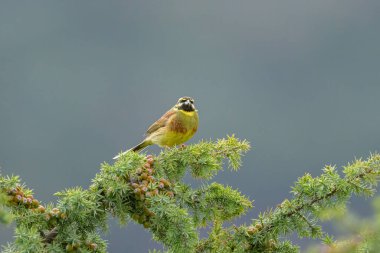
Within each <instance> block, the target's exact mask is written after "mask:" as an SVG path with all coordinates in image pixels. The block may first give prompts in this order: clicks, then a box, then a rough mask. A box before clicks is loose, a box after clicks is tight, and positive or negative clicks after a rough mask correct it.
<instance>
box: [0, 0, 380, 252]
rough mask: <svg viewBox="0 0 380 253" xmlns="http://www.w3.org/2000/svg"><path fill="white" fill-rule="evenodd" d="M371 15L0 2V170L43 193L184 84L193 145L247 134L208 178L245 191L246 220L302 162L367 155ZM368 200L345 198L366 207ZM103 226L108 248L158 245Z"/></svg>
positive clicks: (364, 6) (99, 156)
mask: <svg viewBox="0 0 380 253" xmlns="http://www.w3.org/2000/svg"><path fill="white" fill-rule="evenodd" d="M379 11H380V1H378V0H369V1H356V0H347V1H336V0H320V1H301V0H299V1H292V0H291V1H100V0H94V1H8V0H7V1H1V3H0V122H1V123H0V166H1V167H2V173H3V174H17V175H20V176H21V178H22V179H23V180H24V181H25V182H26V183H27V184H28V186H30V187H31V188H33V189H34V190H35V193H36V196H37V198H38V199H41V200H42V201H44V202H45V203H46V202H48V201H55V200H56V198H55V197H53V196H52V195H53V193H55V192H57V191H59V190H62V189H64V188H67V187H72V186H77V185H81V186H83V187H87V186H88V185H89V184H90V182H91V178H93V177H94V175H95V173H97V172H98V170H99V164H100V163H101V162H103V161H108V162H111V158H112V157H113V156H114V155H115V154H117V153H118V152H119V151H120V150H121V149H126V148H128V147H131V146H132V145H134V144H136V143H138V142H139V141H140V140H141V139H142V136H143V134H144V132H145V130H146V128H147V127H148V126H149V125H150V124H151V123H152V122H153V121H154V120H156V119H157V118H158V117H160V116H161V114H163V113H164V112H165V111H166V110H167V109H169V108H170V107H171V106H172V105H173V104H174V103H175V102H176V100H177V99H178V97H180V96H185V95H186V96H192V97H194V98H195V100H196V104H197V107H198V109H199V114H200V127H199V130H198V133H197V134H196V136H195V137H194V138H193V139H192V140H191V141H190V143H194V142H197V141H199V140H200V139H213V140H215V139H217V138H221V137H224V136H226V134H232V133H235V134H236V135H237V136H238V137H240V138H246V139H247V140H249V141H250V142H251V143H252V146H253V148H252V150H251V151H250V152H249V153H248V154H247V155H246V156H245V157H244V165H243V167H242V169H241V171H239V172H238V173H232V172H229V171H228V170H226V171H224V172H222V173H221V174H220V175H218V176H217V177H216V178H215V180H216V181H219V182H221V183H224V184H228V185H231V186H233V187H234V188H239V189H240V190H241V191H242V192H243V193H244V194H246V195H249V196H250V197H251V198H252V199H254V200H255V208H254V209H252V211H251V212H250V213H249V214H248V215H247V216H246V217H245V218H243V219H240V220H238V221H236V222H237V223H241V222H249V221H250V219H252V218H255V217H256V216H257V214H258V213H259V212H260V211H264V210H266V209H267V208H270V207H272V206H275V205H276V204H278V203H280V202H281V201H282V200H283V199H284V198H286V197H290V194H289V191H290V186H291V185H292V184H293V182H294V181H295V180H296V179H297V178H298V177H299V176H302V175H303V174H304V173H305V172H310V173H311V174H312V175H314V176H316V175H318V174H319V173H320V169H321V168H322V167H323V165H324V164H330V163H331V164H337V165H339V166H341V165H344V164H345V163H347V162H348V161H350V160H352V159H353V158H354V157H361V156H363V157H366V156H367V155H368V154H369V153H370V152H371V151H376V150H377V151H379V145H380V135H379V129H380V116H379V108H380V99H379V94H380V60H379V59H380V46H379V45H380V32H379V27H380V15H379ZM148 151H153V152H156V153H157V152H158V151H159V149H158V148H150V149H148ZM369 202H370V200H367V201H365V200H360V199H354V200H353V201H352V203H351V205H350V206H351V207H352V208H353V209H354V210H355V211H356V212H358V213H361V214H362V215H368V214H369V206H370V205H369ZM11 232H12V231H11V229H9V228H8V229H5V228H4V227H1V228H0V244H4V243H5V242H6V241H9V240H11V239H12V234H11ZM106 238H107V239H108V240H109V251H110V252H147V251H148V249H152V248H154V247H156V246H157V244H155V243H154V242H153V241H152V240H151V237H150V234H149V233H148V232H145V231H143V229H141V228H140V227H139V226H137V225H134V224H130V225H128V226H127V227H126V228H120V227H119V226H118V225H117V222H116V221H111V230H110V232H109V234H107V235H106Z"/></svg>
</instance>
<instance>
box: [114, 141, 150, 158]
mask: <svg viewBox="0 0 380 253" xmlns="http://www.w3.org/2000/svg"><path fill="white" fill-rule="evenodd" d="M149 145H152V142H151V141H148V140H144V141H143V142H141V143H140V144H138V145H136V146H134V147H133V148H131V149H128V150H127V151H125V152H123V153H121V154H118V155H117V156H115V157H114V158H113V159H118V158H119V157H121V156H123V155H125V154H126V153H128V152H130V151H133V152H139V151H141V150H143V149H144V148H146V147H148V146H149Z"/></svg>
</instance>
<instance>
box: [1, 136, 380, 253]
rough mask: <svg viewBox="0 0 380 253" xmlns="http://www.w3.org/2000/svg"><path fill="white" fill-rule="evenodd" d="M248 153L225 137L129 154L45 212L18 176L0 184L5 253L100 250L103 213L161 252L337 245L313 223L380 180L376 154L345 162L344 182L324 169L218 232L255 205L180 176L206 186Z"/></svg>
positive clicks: (232, 192)
mask: <svg viewBox="0 0 380 253" xmlns="http://www.w3.org/2000/svg"><path fill="white" fill-rule="evenodd" d="M248 150H249V144H248V142H246V141H239V140H238V139H236V138H235V137H234V136H230V137H227V138H226V139H221V140H218V141H216V142H207V141H202V142H200V143H198V144H195V145H190V146H187V147H180V148H172V149H168V150H165V151H163V152H161V153H160V155H158V156H156V157H154V156H152V155H148V156H144V155H142V154H139V153H134V152H128V153H126V154H125V155H123V156H121V157H120V159H119V160H117V161H116V162H115V163H114V164H108V163H103V164H102V165H101V169H100V172H99V173H98V174H97V175H96V176H95V178H94V179H93V181H92V185H91V186H90V187H89V189H82V188H79V187H75V188H70V189H66V190H64V191H61V192H59V193H56V196H58V198H59V200H58V202H57V204H55V205H54V204H45V205H42V204H41V203H40V202H39V201H38V200H37V199H35V198H34V196H33V195H32V194H33V192H32V191H31V190H30V189H28V188H27V187H26V186H25V185H22V184H21V183H20V180H19V178H18V177H0V219H1V218H2V217H5V216H2V213H4V212H5V213H7V214H8V215H12V216H13V217H14V221H15V223H16V231H15V241H14V242H13V243H11V244H8V245H7V246H5V247H4V249H3V252H7V253H10V252H42V253H43V252H89V253H90V252H106V247H107V245H106V242H105V241H104V240H103V239H102V238H101V235H102V231H105V230H107V219H108V217H109V215H112V216H114V217H116V218H118V219H119V221H120V223H121V224H125V223H127V222H136V223H138V224H141V225H142V226H143V227H144V228H146V229H148V230H149V231H150V232H151V233H152V235H153V238H154V239H156V240H157V241H159V242H161V243H162V244H163V245H164V246H165V249H166V250H167V252H223V253H224V252H226V253H227V252H282V253H291V252H298V251H299V249H298V246H296V245H292V243H291V242H290V241H289V240H286V236H287V235H290V234H292V233H294V232H295V233H297V234H298V235H299V236H300V237H311V238H320V239H322V240H323V241H325V242H329V243H333V240H332V239H331V238H330V237H329V236H328V235H326V234H325V233H324V232H323V231H322V229H321V227H320V225H319V224H318V223H319V221H320V220H321V219H326V217H329V215H327V214H326V210H344V207H345V205H346V202H347V201H348V199H349V198H350V196H351V195H352V194H356V195H362V196H372V195H373V193H374V192H375V187H376V184H377V182H378V179H379V175H380V155H378V154H374V155H371V157H369V158H368V159H367V160H360V159H359V160H356V161H354V162H353V163H352V164H348V165H347V166H345V167H344V170H343V176H340V175H339V173H338V172H337V170H336V169H335V167H334V166H326V167H325V168H324V169H323V173H322V175H321V176H319V177H315V178H313V177H311V175H309V174H305V175H304V176H303V177H301V178H299V179H298V181H297V182H296V183H295V185H294V187H293V188H292V193H293V198H292V199H290V200H284V201H283V202H282V203H281V204H280V205H278V206H277V207H276V208H274V209H271V210H268V211H266V212H263V213H262V214H260V216H259V217H258V218H257V219H254V220H253V222H252V224H249V225H242V226H239V227H236V226H234V225H232V226H227V227H224V226H223V224H224V222H226V221H231V220H233V219H234V218H236V217H238V216H240V215H242V214H245V213H246V211H247V210H248V209H249V208H251V207H252V203H253V202H252V201H251V200H249V199H248V198H247V197H245V196H244V195H242V194H241V193H240V192H239V191H237V190H234V189H232V188H231V187H229V186H223V185H221V184H218V183H215V182H211V183H204V184H203V185H202V186H201V187H199V188H192V187H191V185H189V184H186V183H184V181H183V177H184V176H185V174H186V171H187V170H188V171H189V172H190V174H191V175H192V176H193V177H194V178H195V179H203V180H210V179H212V178H213V176H215V175H216V174H217V173H218V172H219V171H221V170H222V169H223V162H224V161H225V160H226V161H227V163H228V166H227V167H228V168H230V169H231V170H233V171H236V170H237V169H238V168H239V167H240V165H241V157H242V155H243V154H244V153H245V152H247V151H248ZM206 182H207V181H206ZM3 220H4V221H5V220H7V219H3ZM205 226H206V227H207V226H209V227H210V229H209V236H208V237H206V238H201V239H200V238H199V235H198V229H199V228H200V227H205ZM368 245H369V244H368ZM376 247H377V246H376ZM153 252H157V251H153Z"/></svg>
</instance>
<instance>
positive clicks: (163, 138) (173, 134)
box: [153, 110, 198, 147]
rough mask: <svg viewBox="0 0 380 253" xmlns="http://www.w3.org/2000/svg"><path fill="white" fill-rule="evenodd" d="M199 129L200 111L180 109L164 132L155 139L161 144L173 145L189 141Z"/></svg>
mask: <svg viewBox="0 0 380 253" xmlns="http://www.w3.org/2000/svg"><path fill="white" fill-rule="evenodd" d="M197 129H198V113H197V112H196V111H192V112H186V111H183V110H178V111H177V112H176V113H175V114H174V115H173V116H172V117H171V118H170V119H169V122H168V124H167V126H166V127H165V128H164V129H163V132H162V133H161V134H160V135H158V136H157V138H155V140H153V141H154V142H155V143H156V144H158V145H160V146H167V147H172V146H175V145H179V144H182V143H184V142H186V141H188V140H189V139H190V138H191V137H193V135H194V134H195V132H196V131H197Z"/></svg>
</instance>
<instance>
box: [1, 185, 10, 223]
mask: <svg viewBox="0 0 380 253" xmlns="http://www.w3.org/2000/svg"><path fill="white" fill-rule="evenodd" d="M7 202H8V197H7V195H6V194H4V193H2V192H0V223H4V224H8V223H10V222H11V220H12V216H11V215H10V213H9V211H8V208H7V207H6V203H7Z"/></svg>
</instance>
